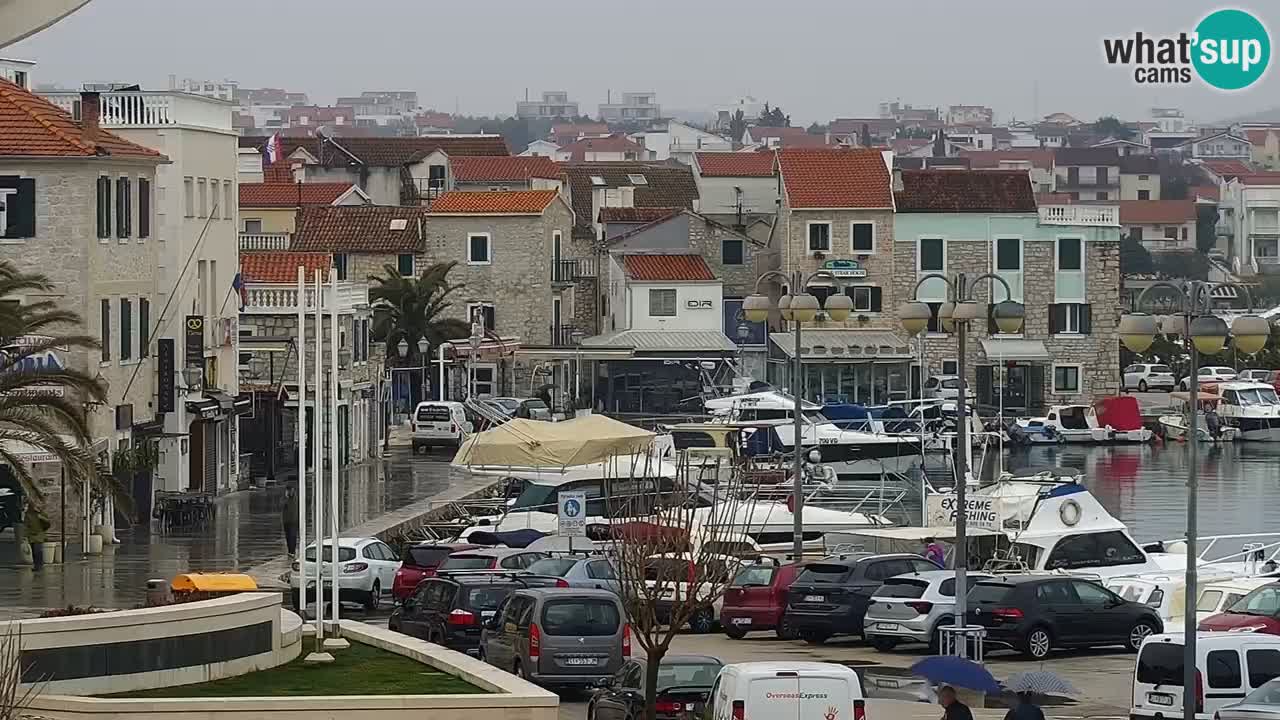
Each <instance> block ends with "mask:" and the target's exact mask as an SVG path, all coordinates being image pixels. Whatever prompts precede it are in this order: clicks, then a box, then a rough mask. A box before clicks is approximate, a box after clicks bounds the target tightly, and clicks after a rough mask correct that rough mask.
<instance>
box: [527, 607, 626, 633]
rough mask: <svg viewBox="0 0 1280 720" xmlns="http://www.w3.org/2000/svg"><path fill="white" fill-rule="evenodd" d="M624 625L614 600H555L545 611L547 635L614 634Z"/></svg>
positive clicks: (544, 624) (544, 620)
mask: <svg viewBox="0 0 1280 720" xmlns="http://www.w3.org/2000/svg"><path fill="white" fill-rule="evenodd" d="M621 622H622V619H621V616H620V615H619V613H618V605H617V604H616V603H614V602H613V601H611V600H552V601H551V602H548V603H547V604H546V605H545V606H544V607H543V608H542V630H543V631H544V632H546V633H547V634H548V635H577V636H579V637H582V636H588V637H590V636H596V637H599V636H601V635H612V634H614V633H616V632H617V631H618V624H619V623H621Z"/></svg>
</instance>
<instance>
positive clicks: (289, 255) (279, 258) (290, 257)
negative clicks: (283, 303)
mask: <svg viewBox="0 0 1280 720" xmlns="http://www.w3.org/2000/svg"><path fill="white" fill-rule="evenodd" d="M332 264H333V262H332V256H331V255H329V253H320V252H242V253H240V276H241V278H242V279H243V280H244V281H245V282H262V283H292V282H297V281H298V266H299V265H301V266H303V267H305V268H306V269H307V280H308V281H310V279H311V277H312V275H313V272H314V271H316V270H327V269H328V268H329V266H330V265H332Z"/></svg>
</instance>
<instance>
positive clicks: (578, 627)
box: [480, 588, 631, 687]
mask: <svg viewBox="0 0 1280 720" xmlns="http://www.w3.org/2000/svg"><path fill="white" fill-rule="evenodd" d="M630 656H631V629H630V628H629V627H628V626H627V623H626V616H625V614H624V613H623V611H622V602H621V601H620V600H619V599H618V596H617V595H615V594H613V593H612V592H609V591H608V590H595V589H590V590H588V589H585V588H528V589H524V590H517V591H515V592H513V593H511V594H510V595H508V596H507V599H506V600H505V601H503V603H502V604H501V605H500V606H498V609H497V612H496V613H495V614H494V616H493V618H491V619H490V620H489V621H488V622H487V623H485V626H484V631H483V635H482V638H481V641H480V657H481V659H483V660H484V661H485V662H487V663H489V664H490V665H493V666H494V667H498V668H502V669H503V670H506V671H508V672H511V673H514V674H515V675H517V676H519V677H522V678H524V679H526V680H529V681H531V682H534V683H537V684H539V685H547V686H554V687H574V686H576V687H590V686H593V685H596V684H597V683H598V682H599V681H600V680H602V679H603V678H606V677H609V676H611V675H613V674H614V673H616V672H617V671H618V669H619V668H620V667H622V663H623V660H625V659H626V658H628V657H630Z"/></svg>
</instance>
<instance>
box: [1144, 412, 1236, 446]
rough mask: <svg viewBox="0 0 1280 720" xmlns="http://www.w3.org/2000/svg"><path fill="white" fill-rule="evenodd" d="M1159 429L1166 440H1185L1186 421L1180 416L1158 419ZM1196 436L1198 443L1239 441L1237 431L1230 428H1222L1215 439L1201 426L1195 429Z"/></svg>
mask: <svg viewBox="0 0 1280 720" xmlns="http://www.w3.org/2000/svg"><path fill="white" fill-rule="evenodd" d="M1160 427H1161V429H1163V430H1164V436H1165V439H1166V440H1186V439H1187V426H1186V421H1185V419H1184V418H1183V417H1181V416H1168V415H1166V416H1164V417H1162V418H1160ZM1196 434H1197V435H1198V436H1199V437H1200V442H1234V441H1236V440H1238V439H1240V438H1239V430H1238V429H1237V428H1234V427H1230V426H1227V427H1223V428H1222V432H1221V434H1220V435H1219V436H1218V437H1217V438H1214V437H1212V436H1210V435H1209V431H1208V430H1207V429H1206V428H1205V427H1204V425H1203V424H1202V425H1200V426H1199V427H1197V428H1196Z"/></svg>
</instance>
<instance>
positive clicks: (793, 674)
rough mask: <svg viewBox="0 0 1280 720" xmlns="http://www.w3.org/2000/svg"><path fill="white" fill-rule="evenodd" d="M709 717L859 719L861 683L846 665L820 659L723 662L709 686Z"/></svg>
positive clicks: (862, 719) (861, 719) (862, 712)
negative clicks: (813, 660)
mask: <svg viewBox="0 0 1280 720" xmlns="http://www.w3.org/2000/svg"><path fill="white" fill-rule="evenodd" d="M709 702H710V703H711V713H710V717H711V720H743V718H748V717H750V718H769V719H770V720H812V719H813V718H823V717H827V718H835V719H836V720H865V718H866V716H867V709H866V703H865V701H864V700H863V698H862V684H861V683H860V682H859V681H858V675H857V673H855V672H854V671H853V670H852V669H850V668H848V667H846V666H844V665H836V664H835V663H820V662H746V663H734V664H732V665H725V666H724V667H723V668H721V669H720V674H719V675H718V676H716V681H715V683H714V684H713V685H712V686H711V696H710V699H709Z"/></svg>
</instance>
